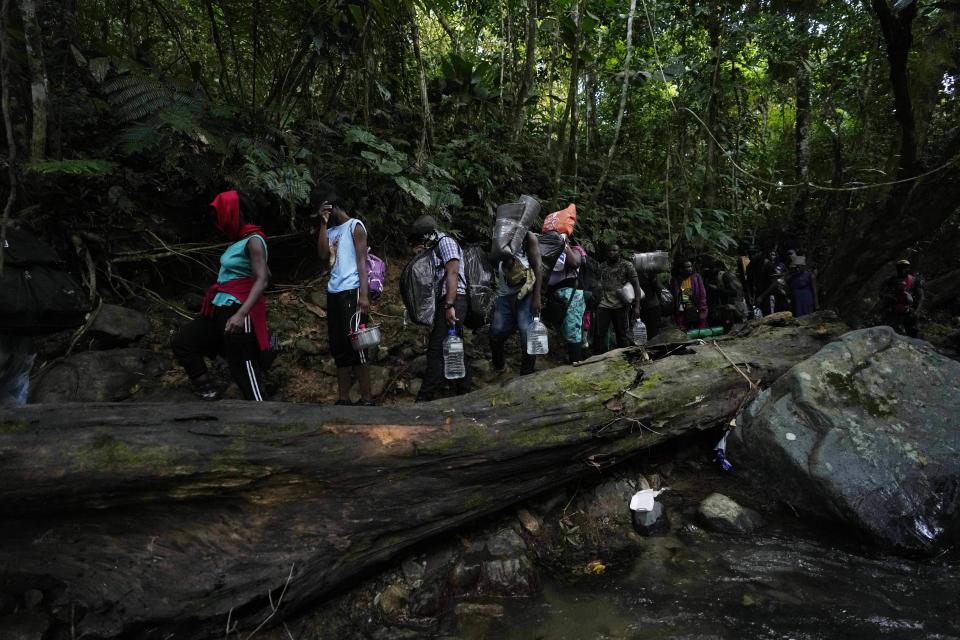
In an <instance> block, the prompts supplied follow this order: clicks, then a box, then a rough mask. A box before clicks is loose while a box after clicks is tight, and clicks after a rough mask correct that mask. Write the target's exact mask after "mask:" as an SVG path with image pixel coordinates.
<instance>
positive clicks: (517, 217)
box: [490, 195, 540, 262]
mask: <svg viewBox="0 0 960 640" xmlns="http://www.w3.org/2000/svg"><path fill="white" fill-rule="evenodd" d="M538 215H540V203H539V202H537V200H536V198H534V197H532V196H527V195H523V196H520V201H519V202H511V203H509V204H502V205H500V206H499V207H497V221H496V222H495V223H494V225H493V243H492V245H491V247H490V257H491V259H492V260H493V261H494V262H499V261H500V260H503V259H504V258H505V257H507V256H515V255H517V254H518V253H520V248H521V247H522V246H523V237H524V235H525V234H526V233H527V230H528V229H529V228H530V225H532V224H533V221H534V220H535V219H536V218H537V216H538Z"/></svg>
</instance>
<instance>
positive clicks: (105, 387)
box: [30, 349, 170, 403]
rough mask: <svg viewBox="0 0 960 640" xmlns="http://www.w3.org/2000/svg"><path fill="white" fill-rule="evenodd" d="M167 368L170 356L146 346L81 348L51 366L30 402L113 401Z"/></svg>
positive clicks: (124, 396)
mask: <svg viewBox="0 0 960 640" xmlns="http://www.w3.org/2000/svg"><path fill="white" fill-rule="evenodd" d="M169 368H170V359H169V358H168V357H167V356H164V355H163V354H159V353H155V352H153V351H149V350H147V349H113V350H111V351H85V352H83V353H78V354H76V355H73V356H70V357H69V358H66V359H65V360H63V361H61V362H58V363H57V364H55V365H53V366H52V367H51V368H50V369H49V370H47V372H46V373H44V374H43V376H42V377H41V378H40V380H39V382H37V384H36V385H35V386H34V388H33V390H32V392H31V395H30V401H31V402H33V403H59V402H116V401H120V400H126V399H127V398H130V397H131V396H133V395H134V394H136V393H137V392H138V391H140V389H141V385H142V383H143V382H144V381H145V380H149V379H151V378H156V377H158V376H160V375H161V374H163V373H164V372H165V371H167V370H168V369H169Z"/></svg>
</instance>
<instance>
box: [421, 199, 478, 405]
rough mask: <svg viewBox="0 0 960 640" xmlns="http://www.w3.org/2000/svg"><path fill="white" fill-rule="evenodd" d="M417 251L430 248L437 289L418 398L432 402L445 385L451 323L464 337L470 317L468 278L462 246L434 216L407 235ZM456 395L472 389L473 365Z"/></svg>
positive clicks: (458, 384) (458, 382) (459, 382)
mask: <svg viewBox="0 0 960 640" xmlns="http://www.w3.org/2000/svg"><path fill="white" fill-rule="evenodd" d="M408 240H409V241H410V245H411V246H412V247H413V248H414V250H415V251H422V250H423V249H427V248H430V249H431V255H432V257H433V266H434V285H435V290H436V291H437V297H436V304H435V307H436V311H435V312H434V316H433V327H432V329H431V331H430V341H429V343H428V345H427V370H426V373H425V375H424V378H423V385H422V386H421V387H420V392H419V393H418V394H417V399H416V401H417V402H429V401H430V400H433V399H435V398H436V397H437V396H438V395H440V394H441V393H442V392H443V390H444V387H445V386H446V382H447V381H446V379H445V378H444V375H443V341H444V339H446V337H447V335H448V332H449V330H450V327H456V331H457V334H458V335H459V336H460V337H461V338H462V337H463V321H464V319H466V317H467V310H468V300H467V278H466V275H465V274H464V271H463V250H462V249H461V248H460V244H459V243H458V242H457V241H456V240H454V239H453V238H451V237H450V236H448V235H446V234H444V233H440V231H439V230H438V229H437V221H436V220H435V219H434V218H433V217H431V216H420V217H419V218H417V219H416V220H415V221H414V223H413V226H412V227H411V228H410V234H409V236H408ZM453 383H454V388H455V389H456V393H457V395H459V394H462V393H466V392H467V391H469V390H470V367H469V365H468V366H467V367H466V376H464V377H463V378H460V379H458V380H455V381H453Z"/></svg>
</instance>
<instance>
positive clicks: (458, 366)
mask: <svg viewBox="0 0 960 640" xmlns="http://www.w3.org/2000/svg"><path fill="white" fill-rule="evenodd" d="M466 375H467V365H466V362H465V361H464V358H463V339H462V338H461V337H460V336H458V335H457V330H456V328H455V327H450V328H449V329H447V337H446V338H444V339H443V377H444V378H446V379H447V380H458V379H459V378H463V377H465V376H466Z"/></svg>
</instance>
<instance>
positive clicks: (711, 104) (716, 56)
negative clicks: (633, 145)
mask: <svg viewBox="0 0 960 640" xmlns="http://www.w3.org/2000/svg"><path fill="white" fill-rule="evenodd" d="M714 10H715V14H714V15H715V18H714V19H712V20H711V21H710V25H709V26H708V28H707V33H708V37H709V40H710V50H711V51H712V52H713V57H712V58H711V61H712V62H713V74H712V75H711V77H710V96H709V98H708V99H707V129H708V131H707V132H706V137H707V162H706V165H705V166H704V174H703V203H704V205H705V206H706V207H707V208H708V209H714V208H716V206H717V169H718V167H717V165H718V164H719V155H718V153H717V142H716V140H714V138H715V137H716V136H717V135H719V133H720V132H719V128H718V124H719V122H720V61H721V59H722V58H721V57H720V21H721V16H720V7H719V6H716V7H714Z"/></svg>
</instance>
